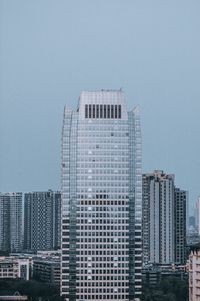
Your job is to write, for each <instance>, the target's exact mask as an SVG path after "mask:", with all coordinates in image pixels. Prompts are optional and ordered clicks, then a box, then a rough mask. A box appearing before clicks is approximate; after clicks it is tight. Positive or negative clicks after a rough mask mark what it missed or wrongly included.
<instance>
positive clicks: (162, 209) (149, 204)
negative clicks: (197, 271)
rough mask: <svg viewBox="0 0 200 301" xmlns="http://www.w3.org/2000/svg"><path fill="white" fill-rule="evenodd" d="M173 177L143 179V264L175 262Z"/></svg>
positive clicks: (146, 176)
mask: <svg viewBox="0 0 200 301" xmlns="http://www.w3.org/2000/svg"><path fill="white" fill-rule="evenodd" d="M173 217H174V175H167V174H165V173H164V172H163V171H161V170H155V171H154V172H153V173H148V174H144V175H143V262H144V263H147V262H151V263H161V264H170V263H173V262H174V218H173Z"/></svg>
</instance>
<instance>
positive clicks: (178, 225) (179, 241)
mask: <svg viewBox="0 0 200 301" xmlns="http://www.w3.org/2000/svg"><path fill="white" fill-rule="evenodd" d="M187 204H188V191H185V190H181V189H179V188H175V191H174V215H175V216H174V224H175V227H174V230H175V236H174V239H175V263H177V264H185V263H186V260H187V254H186V224H187V222H186V216H187Z"/></svg>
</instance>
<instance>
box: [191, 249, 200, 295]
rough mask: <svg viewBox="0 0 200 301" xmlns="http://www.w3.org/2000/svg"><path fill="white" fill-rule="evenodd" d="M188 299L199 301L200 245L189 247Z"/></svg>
mask: <svg viewBox="0 0 200 301" xmlns="http://www.w3.org/2000/svg"><path fill="white" fill-rule="evenodd" d="M189 301H200V245H199V244H198V245H196V246H194V247H192V248H191V252H190V255H189Z"/></svg>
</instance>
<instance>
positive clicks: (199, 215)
mask: <svg viewBox="0 0 200 301" xmlns="http://www.w3.org/2000/svg"><path fill="white" fill-rule="evenodd" d="M196 223H197V232H198V234H199V235H200V197H198V199H197V201H196Z"/></svg>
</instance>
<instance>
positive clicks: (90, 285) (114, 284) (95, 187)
mask: <svg viewBox="0 0 200 301" xmlns="http://www.w3.org/2000/svg"><path fill="white" fill-rule="evenodd" d="M141 223H142V173H141V131H140V116H139V111H138V108H137V107H136V108H135V109H133V110H132V111H130V112H127V110H126V104H125V97H124V93H123V92H122V91H121V90H119V91H116V90H114V91H113V90H101V91H96V92H82V93H81V95H80V98H79V104H78V108H77V110H75V111H72V110H70V109H69V108H67V107H65V110H64V122H63V131H62V273H61V274H62V276H61V277H62V279H61V294H62V295H63V296H64V297H65V300H69V301H72V300H88V299H90V300H101V299H103V300H112V299H114V300H134V298H136V297H138V296H140V295H141V267H142V258H141V257H142V255H141V253H142V249H141V247H142V241H141Z"/></svg>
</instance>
